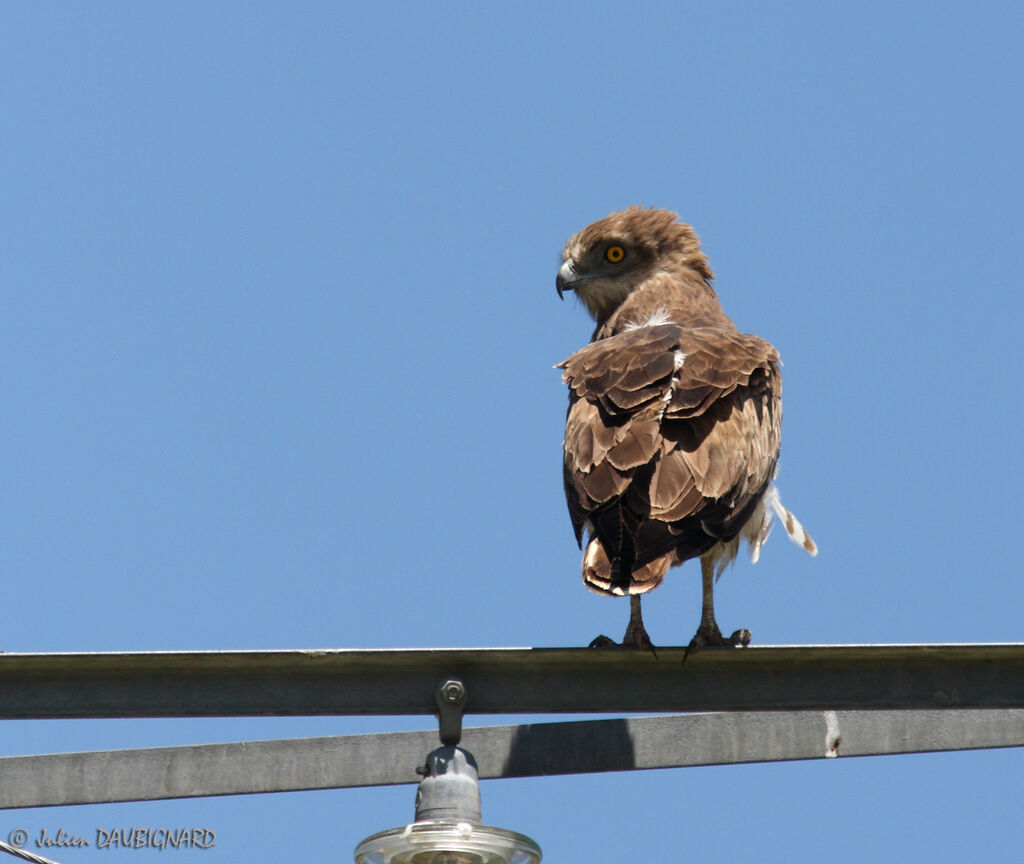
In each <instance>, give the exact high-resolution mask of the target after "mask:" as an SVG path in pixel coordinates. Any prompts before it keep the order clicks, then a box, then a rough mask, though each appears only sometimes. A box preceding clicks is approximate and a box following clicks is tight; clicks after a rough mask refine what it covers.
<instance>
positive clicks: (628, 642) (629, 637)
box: [590, 594, 658, 657]
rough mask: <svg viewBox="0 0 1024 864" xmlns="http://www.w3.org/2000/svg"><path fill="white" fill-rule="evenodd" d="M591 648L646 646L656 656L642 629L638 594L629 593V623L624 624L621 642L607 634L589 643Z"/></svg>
mask: <svg viewBox="0 0 1024 864" xmlns="http://www.w3.org/2000/svg"><path fill="white" fill-rule="evenodd" d="M590 647H591V648H646V649H647V650H648V651H650V652H651V653H652V654H653V655H654V656H655V657H657V656H658V654H657V652H656V651H655V650H654V645H652V644H651V637H650V636H648V635H647V630H646V629H644V619H643V614H642V613H641V611H640V595H639V594H630V595H629V624H628V625H626V635H625V636H623V637H622V642H616V641H614V640H613V639H609V638H608V637H607V636H603V635H602V636H598V637H597V638H596V639H594V641H593V642H591V643H590Z"/></svg>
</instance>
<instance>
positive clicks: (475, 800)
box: [355, 746, 541, 864]
mask: <svg viewBox="0 0 1024 864" xmlns="http://www.w3.org/2000/svg"><path fill="white" fill-rule="evenodd" d="M421 771H422V773H423V775H424V777H423V780H421V781H420V785H419V789H418V790H417V791H416V821H415V822H413V823H412V824H410V825H406V826H405V827H403V828H392V829H390V830H389V831H381V832H380V833H379V834H372V835H370V836H369V837H367V838H366V839H365V840H363V842H362V843H360V844H359V845H358V846H357V847H356V851H355V858H356V864H540V859H541V852H540V847H539V846H538V845H537V844H536V843H535V842H534V841H533V840H531V839H530V838H529V837H526V836H524V835H523V834H517V833H516V832H515V831H506V830H505V829H504V828H492V827H490V826H488V825H482V824H481V823H480V786H479V785H478V781H477V767H476V760H474V759H473V755H472V754H471V753H470V752H468V751H467V750H463V749H462V748H461V747H451V746H449V747H439V748H438V749H437V750H435V751H433V752H432V753H431V754H430V755H429V756H428V757H427V765H426V768H424V769H421Z"/></svg>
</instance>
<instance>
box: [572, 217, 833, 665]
mask: <svg viewBox="0 0 1024 864" xmlns="http://www.w3.org/2000/svg"><path fill="white" fill-rule="evenodd" d="M562 259H563V263H562V267H561V269H560V270H559V272H558V279H557V282H556V286H557V288H558V293H559V295H561V294H562V293H563V292H564V291H570V290H571V291H575V292H576V295H577V296H578V297H579V298H580V300H581V301H582V302H583V304H584V305H585V306H586V307H587V309H588V311H589V312H590V314H591V315H592V316H593V317H594V319H595V320H596V321H597V327H596V329H595V330H594V334H593V338H592V341H591V342H590V344H589V345H587V346H586V347H584V348H582V349H580V350H579V351H577V352H576V353H575V354H573V355H572V356H571V357H569V358H568V359H567V360H565V361H564V362H563V363H560V364H559V368H562V369H564V370H565V371H564V373H563V376H562V378H563V380H564V381H565V382H566V383H567V384H568V385H569V412H568V417H567V419H566V428H565V442H564V446H565V460H564V478H565V496H566V501H567V503H568V506H569V515H570V517H571V519H572V524H573V529H574V531H575V533H576V540H577V542H579V543H580V545H581V547H582V544H583V535H584V532H586V533H587V534H588V535H589V541H588V543H587V546H586V549H585V551H584V555H583V565H582V569H583V581H584V583H585V584H586V585H587V587H588V588H590V589H591V590H593V591H596V592H599V593H602V594H612V595H626V594H628V595H630V597H631V614H630V623H629V627H628V628H627V631H626V637H625V639H624V640H623V644H633V645H645V646H647V647H650V640H649V639H648V637H647V634H646V631H645V630H644V628H643V621H642V618H641V613H640V595H641V594H643V593H645V592H647V591H650V590H651V589H653V588H656V587H657V586H658V585H659V584H660V583H661V581H662V579H664V577H665V573H666V572H667V571H668V569H669V567H671V566H674V565H676V564H681V563H682V562H683V561H687V560H689V559H690V558H697V557H700V559H701V574H702V583H703V608H702V613H701V623H700V627H699V628H698V630H697V634H696V635H695V636H694V638H693V640H692V642H691V643H690V649H691V650H693V649H697V648H700V647H703V646H705V645H724V644H746V643H747V642H748V641H749V639H750V634H749V631H746V630H737V631H736V632H735V633H733V634H732V636H731V637H729V638H728V639H726V638H723V636H722V634H721V632H720V631H719V629H718V625H717V623H716V622H715V616H714V602H713V588H714V582H715V579H716V578H717V577H718V576H719V575H721V572H722V570H723V569H724V568H725V567H726V566H727V565H728V564H729V563H731V562H732V561H733V560H734V559H735V557H736V554H737V550H738V546H739V541H740V539H741V538H745V539H746V540H747V541H748V543H749V545H750V549H751V557H752V559H753V560H755V561H756V560H757V556H758V554H759V551H760V548H761V544H762V543H763V542H764V541H765V539H766V538H767V536H768V532H769V531H770V529H771V521H772V511H774V512H775V513H776V514H777V515H778V516H779V518H780V519H781V520H782V522H783V524H784V526H785V528H786V531H787V533H788V534H789V536H790V537H791V538H792V539H793V540H794V541H795V542H797V543H798V544H800V545H802V546H803V547H804V548H805V549H806V550H807V551H808V552H809V553H810V554H812V555H814V554H816V553H817V549H816V547H815V545H814V542H813V541H812V540H811V539H810V537H809V536H808V535H807V534H806V532H805V531H804V530H803V528H802V526H801V525H800V523H799V522H797V521H796V519H795V518H794V517H793V515H792V514H791V513H790V512H789V511H788V510H786V509H785V508H784V507H783V506H782V504H781V502H780V501H779V498H778V494H777V492H776V491H775V489H774V487H773V486H772V479H773V477H774V476H775V466H776V462H777V460H778V456H779V437H780V428H781V422H782V403H781V396H782V378H781V375H780V373H779V355H778V352H776V350H775V349H774V348H773V347H772V346H771V345H770V344H768V343H767V342H765V341H764V340H763V339H760V338H759V337H757V336H751V335H748V334H745V333H740V332H739V331H738V330H737V329H736V327H735V325H734V324H733V323H732V321H730V320H729V318H728V317H727V316H726V314H725V312H724V311H723V310H722V307H721V304H720V303H719V302H718V297H717V295H716V294H715V291H714V289H713V288H712V287H711V280H712V278H713V277H712V273H711V268H710V266H709V264H708V260H707V258H706V257H705V256H704V254H703V253H702V252H701V249H700V241H699V240H698V239H697V235H696V233H695V232H694V231H693V229H692V228H691V227H690V226H689V225H684V224H682V223H681V222H679V221H678V217H677V216H676V214H675V213H671V212H669V211H667V210H653V209H645V208H642V207H630V208H629V209H627V210H623V211H621V212H619V213H613V214H611V215H610V216H608V217H606V218H604V219H601V220H600V221H598V222H595V223H594V224H592V225H590V226H588V227H587V228H585V229H583V230H582V231H581V232H580V233H578V234H576V235H575V236H574V237H572V238H571V239H570V240H569V242H568V243H567V244H566V245H565V249H564V251H563V253H562ZM595 643H597V644H608V643H611V640H609V639H607V637H598V639H597V640H595Z"/></svg>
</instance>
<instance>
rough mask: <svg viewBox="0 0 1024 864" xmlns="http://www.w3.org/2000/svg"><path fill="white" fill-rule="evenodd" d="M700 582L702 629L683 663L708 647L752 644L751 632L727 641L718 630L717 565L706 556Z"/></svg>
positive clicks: (741, 633)
mask: <svg viewBox="0 0 1024 864" xmlns="http://www.w3.org/2000/svg"><path fill="white" fill-rule="evenodd" d="M700 582H701V591H702V594H703V601H702V603H701V610H700V627H698V628H697V632H696V633H695V634H694V637H693V638H692V639H691V640H690V644H689V645H688V646H687V648H686V653H685V654H684V655H683V662H685V661H686V658H687V657H689V656H690V655H691V654H694V653H696V652H697V651H700V649H701V648H707V647H708V646H726V645H732V646H738V645H742V646H743V647H744V648H746V647H747V645H749V644H750V631H749V630H737V631H736V632H735V633H733V634H732V635H731V636H730V637H729V638H728V639H726V638H725V637H724V636H723V635H722V631H721V630H719V629H718V622H717V621H715V564H714V561H712V560H711V559H710V558H708V557H706V556H705V557H702V558H701V559H700Z"/></svg>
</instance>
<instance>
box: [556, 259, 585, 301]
mask: <svg viewBox="0 0 1024 864" xmlns="http://www.w3.org/2000/svg"><path fill="white" fill-rule="evenodd" d="M579 281H580V276H579V274H578V273H577V272H576V262H575V261H573V260H572V258H570V259H569V260H567V261H565V262H564V263H563V264H562V266H561V267H559V268H558V275H557V276H556V277H555V290H556V291H557V292H558V299H559V300H564V299H565V298H564V297H563V296H562V294H563V293H564V292H565V291H572V290H574V288H575V285H576V283H577V282H579Z"/></svg>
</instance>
